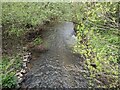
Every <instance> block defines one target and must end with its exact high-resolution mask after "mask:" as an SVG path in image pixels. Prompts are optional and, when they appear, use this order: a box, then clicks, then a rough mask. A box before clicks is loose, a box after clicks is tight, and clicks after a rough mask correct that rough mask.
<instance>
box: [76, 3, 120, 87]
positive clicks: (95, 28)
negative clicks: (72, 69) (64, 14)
mask: <svg viewBox="0 0 120 90" xmlns="http://www.w3.org/2000/svg"><path fill="white" fill-rule="evenodd" d="M82 5H83V6H82V7H84V8H82V7H81V9H78V11H77V12H80V10H83V11H82V12H83V14H82V15H81V14H78V13H76V14H77V17H76V18H78V19H77V21H76V22H77V23H79V25H77V28H76V29H77V37H78V45H76V46H75V48H74V49H75V51H76V52H77V53H80V54H81V56H82V57H83V58H84V59H85V62H84V63H85V69H86V70H89V74H90V75H89V77H90V78H91V79H90V85H91V86H95V83H96V84H97V87H116V86H118V85H119V84H118V78H119V77H118V74H119V73H118V62H119V59H118V58H119V54H118V49H119V41H118V38H119V36H118V33H117V34H115V33H114V32H119V31H118V29H117V25H116V23H118V22H117V16H116V14H117V7H116V6H117V3H93V5H92V4H91V3H86V4H82ZM78 6H79V5H78ZM85 7H86V8H85ZM111 7H112V9H111ZM88 8H89V9H88ZM113 8H114V9H113ZM87 9H88V10H87ZM107 14H109V16H107ZM99 15H100V16H99ZM86 17H88V18H86ZM110 18H111V19H112V21H113V22H111V20H109V19H110ZM83 19H84V20H83ZM109 25H110V26H111V27H110V26H109ZM108 27H109V28H108Z"/></svg>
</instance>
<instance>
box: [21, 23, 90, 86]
mask: <svg viewBox="0 0 120 90" xmlns="http://www.w3.org/2000/svg"><path fill="white" fill-rule="evenodd" d="M73 28H74V25H73V23H71V22H64V23H60V24H58V25H57V26H55V27H51V28H50V29H49V30H47V31H45V32H44V35H43V37H44V41H45V43H44V45H45V46H46V47H47V48H48V50H47V51H46V52H44V53H37V54H38V55H39V58H38V59H37V60H35V61H31V64H32V68H31V69H30V71H29V72H28V73H27V76H26V79H25V82H24V83H23V85H24V86H25V87H26V88H41V87H47V88H60V87H61V88H87V87H88V82H87V80H86V79H85V78H84V77H83V75H82V73H81V71H82V70H83V66H82V62H81V61H82V60H81V58H80V57H78V56H76V55H74V54H73V53H72V46H73V45H75V44H76V37H75V35H74V34H75V32H74V30H73Z"/></svg>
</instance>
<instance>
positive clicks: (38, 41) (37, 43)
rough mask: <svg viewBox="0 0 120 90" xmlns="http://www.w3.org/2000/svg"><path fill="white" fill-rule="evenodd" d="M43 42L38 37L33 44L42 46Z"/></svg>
mask: <svg viewBox="0 0 120 90" xmlns="http://www.w3.org/2000/svg"><path fill="white" fill-rule="evenodd" d="M42 42H43V41H42V39H41V38H40V37H37V38H35V39H34V41H33V44H34V45H40V44H42Z"/></svg>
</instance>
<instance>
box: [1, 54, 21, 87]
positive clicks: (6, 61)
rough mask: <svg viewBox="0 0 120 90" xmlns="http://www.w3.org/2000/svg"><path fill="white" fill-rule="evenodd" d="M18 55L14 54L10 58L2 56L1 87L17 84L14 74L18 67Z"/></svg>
mask: <svg viewBox="0 0 120 90" xmlns="http://www.w3.org/2000/svg"><path fill="white" fill-rule="evenodd" d="M20 65H21V63H20V57H19V56H15V57H13V58H10V57H8V56H4V57H3V58H2V63H1V64H0V67H1V68H0V69H1V72H2V73H0V77H1V80H0V82H2V87H3V88H15V87H16V86H17V78H16V76H15V74H16V70H17V69H19V68H20Z"/></svg>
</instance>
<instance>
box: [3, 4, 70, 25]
mask: <svg viewBox="0 0 120 90" xmlns="http://www.w3.org/2000/svg"><path fill="white" fill-rule="evenodd" d="M70 13H71V12H70V4H69V3H49V2H40V3H32V2H31V3H30V2H22V3H20V2H16V3H14V2H12V3H3V4H2V23H3V24H7V25H9V24H10V25H11V24H12V25H15V26H19V27H20V26H22V27H23V26H24V25H26V24H30V25H33V26H35V25H37V24H41V23H42V22H43V21H51V20H56V19H59V20H63V19H64V20H67V18H68V17H69V16H70V15H71V14H70ZM69 19H70V17H69Z"/></svg>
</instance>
